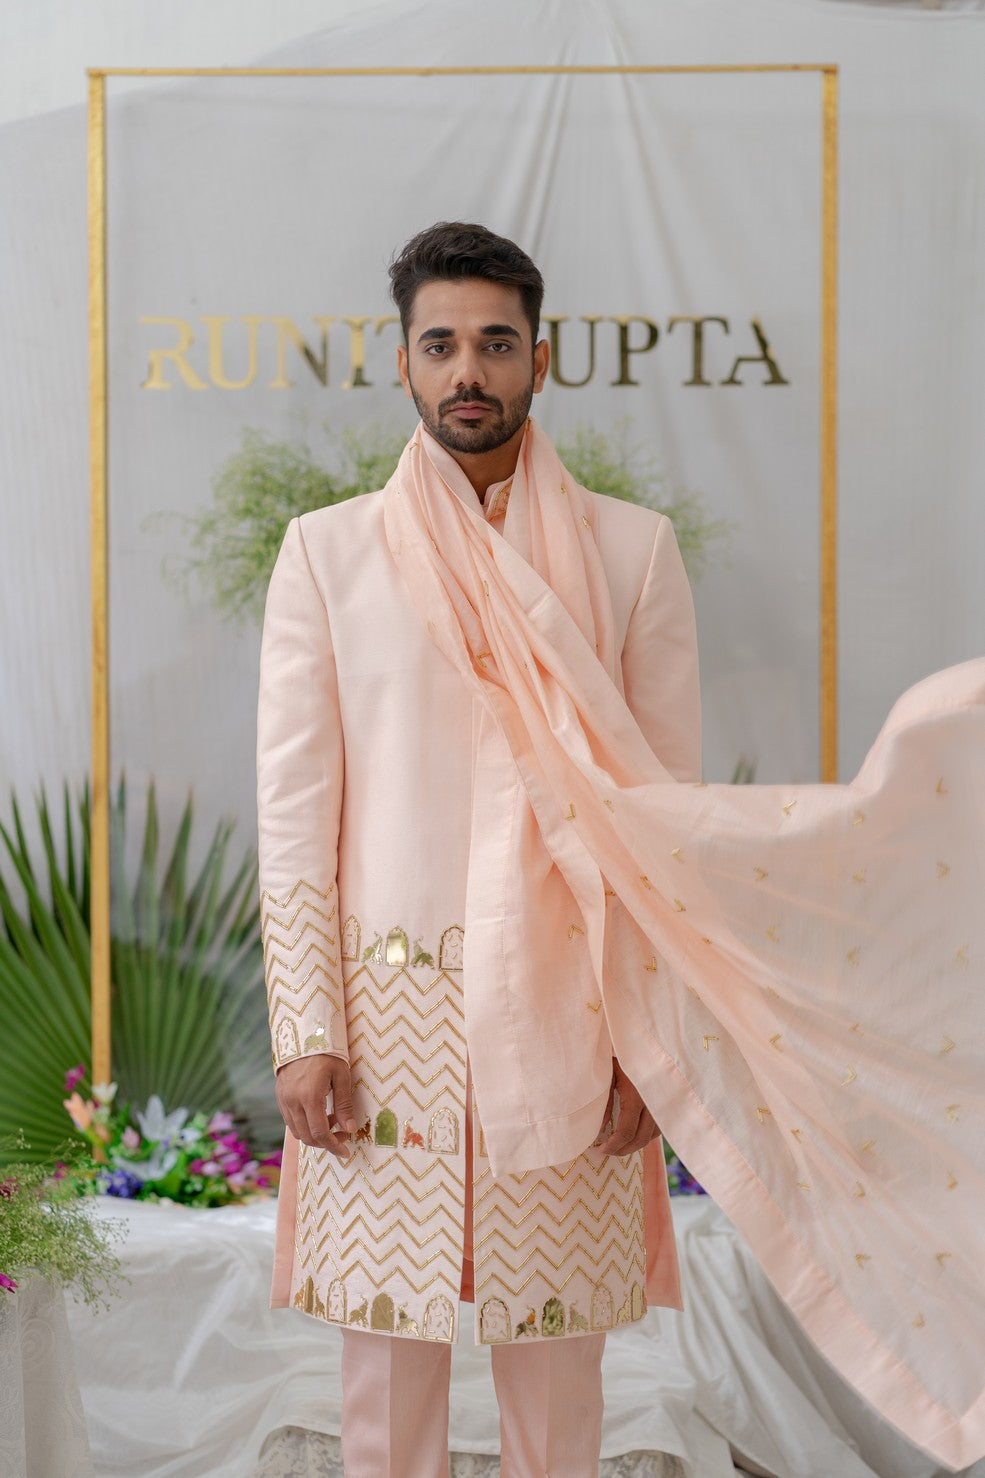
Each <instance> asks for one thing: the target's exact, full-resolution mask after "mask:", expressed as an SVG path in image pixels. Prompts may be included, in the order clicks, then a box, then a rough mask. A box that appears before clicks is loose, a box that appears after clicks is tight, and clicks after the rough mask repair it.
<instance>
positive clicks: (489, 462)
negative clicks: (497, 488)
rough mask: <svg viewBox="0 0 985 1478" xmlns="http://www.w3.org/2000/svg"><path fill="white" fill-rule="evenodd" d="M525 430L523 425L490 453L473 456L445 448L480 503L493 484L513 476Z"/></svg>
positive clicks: (484, 499) (483, 500)
mask: <svg viewBox="0 0 985 1478" xmlns="http://www.w3.org/2000/svg"><path fill="white" fill-rule="evenodd" d="M525 430H526V426H525V425H524V426H522V427H521V428H520V430H519V431H518V432H516V434H515V435H514V436H511V437H510V439H509V441H505V442H504V443H503V445H502V446H498V447H494V448H493V450H492V451H491V452H478V453H476V454H475V455H474V456H473V455H472V454H470V453H468V452H456V451H455V450H453V448H452V447H446V448H445V450H446V451H447V452H448V453H449V454H450V455H451V456H452V457H454V458H455V461H456V462H457V463H458V465H459V467H461V469H462V471H463V472H464V473H465V476H466V477H467V478H468V480H469V482H470V483H471V484H472V486H473V488H474V489H475V491H476V493H477V495H478V498H479V502H480V503H484V502H485V501H486V493H487V492H488V490H489V489H490V488H491V487H492V486H493V485H494V484H495V483H497V482H505V481H506V479H507V478H508V477H512V476H513V473H514V472H515V471H516V464H517V458H518V457H519V455H520V447H521V445H522V443H523V434H524V432H525Z"/></svg>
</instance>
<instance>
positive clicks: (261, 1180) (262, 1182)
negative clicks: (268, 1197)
mask: <svg viewBox="0 0 985 1478" xmlns="http://www.w3.org/2000/svg"><path fill="white" fill-rule="evenodd" d="M256 1183H257V1186H258V1188H260V1189H265V1188H266V1187H267V1186H268V1185H269V1184H270V1181H269V1180H268V1179H267V1177H266V1176H265V1175H258V1176H257V1180H256Z"/></svg>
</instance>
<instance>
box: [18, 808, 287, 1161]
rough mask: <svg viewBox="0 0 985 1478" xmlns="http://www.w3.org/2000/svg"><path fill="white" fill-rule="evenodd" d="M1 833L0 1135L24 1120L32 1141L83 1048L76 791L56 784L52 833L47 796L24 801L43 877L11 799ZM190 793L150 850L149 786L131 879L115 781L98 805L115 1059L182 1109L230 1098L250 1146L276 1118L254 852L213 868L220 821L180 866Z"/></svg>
mask: <svg viewBox="0 0 985 1478" xmlns="http://www.w3.org/2000/svg"><path fill="white" fill-rule="evenodd" d="M12 812H13V825H12V829H8V828H6V827H3V826H0V837H2V840H3V844H4V846H5V848H6V852H7V855H8V858H9V860H10V863H11V864H12V866H13V870H14V873H15V874H16V877H17V879H18V880H19V883H20V887H21V890H22V892H23V895H24V902H23V904H22V905H18V901H17V900H15V897H14V894H13V892H12V890H11V887H10V886H8V883H7V882H6V881H5V880H4V878H3V877H2V876H0V918H2V928H0V1020H2V1021H3V1031H2V1033H0V1136H4V1135H7V1136H9V1135H11V1134H13V1133H14V1132H15V1131H16V1130H17V1129H18V1128H19V1127H20V1126H21V1125H29V1126H30V1132H31V1140H32V1153H33V1154H34V1155H36V1156H37V1157H38V1158H40V1159H45V1158H50V1157H51V1155H52V1154H53V1153H54V1151H55V1149H56V1147H57V1146H58V1145H59V1144H60V1143H61V1142H62V1141H63V1140H64V1138H65V1111H64V1108H63V1107H62V1104H63V1100H64V1098H65V1088H64V1075H65V1072H66V1069H67V1068H69V1067H71V1066H72V1065H73V1064H75V1063H78V1062H83V1063H84V1062H87V1061H88V1060H89V1050H90V1034H91V1002H90V964H89V951H90V932H89V870H90V848H89V835H90V826H89V818H90V803H89V793H88V787H87V788H86V789H85V790H84V791H83V793H82V794H81V796H79V797H77V798H76V799H75V802H74V804H73V801H72V798H71V797H70V794H69V791H68V788H67V787H66V789H65V793H64V799H63V806H62V827H61V830H62V835H61V838H60V842H59V844H56V840H55V836H54V829H53V818H52V813H51V809H50V807H49V804H48V800H47V797H46V796H45V795H44V793H43V792H42V794H41V796H40V798H39V800H38V808H37V813H38V823H39V829H40V833H41V840H42V851H43V873H44V874H45V878H44V881H42V879H41V877H39V875H38V873H37V871H36V869H35V866H34V863H33V861H32V858H31V852H30V847H29V844H28V841H27V837H26V834H25V830H24V826H23V824H22V818H21V814H20V810H19V807H18V804H17V801H16V798H13V800H12ZM192 826H193V808H192V801H191V799H190V798H189V800H188V802H187V804H186V806H185V809H184V812H183V814H182V817H181V821H180V824H179V827H178V831H177V835H176V837H175V840H174V843H173V845H172V847H171V849H170V851H169V854H168V856H167V857H166V858H165V859H164V861H163V864H162V863H161V862H160V861H159V852H160V847H159V835H158V816H157V802H156V797H155V793H154V789H153V786H152V787H151V789H150V791H149V793H148V797H147V807H146V813H145V817H144V822H143V838H142V845H141V851H140V861H139V865H138V867H137V871H136V878H135V879H133V880H132V881H128V879H127V877H126V870H125V857H126V835H127V794H126V786H125V784H123V783H121V784H120V786H119V789H118V791H117V794H116V796H115V798H113V801H112V804H111V812H110V828H111V876H112V885H111V898H112V907H113V917H112V930H111V932H112V940H111V974H112V990H113V994H112V1037H113V1071H114V1075H115V1077H116V1079H117V1081H118V1083H119V1087H120V1093H121V1097H122V1098H125V1099H127V1100H129V1101H131V1102H133V1103H135V1104H137V1105H141V1104H144V1103H146V1102H147V1100H148V1098H149V1097H150V1095H151V1094H152V1093H157V1094H160V1095H161V1097H162V1098H164V1100H165V1101H166V1102H167V1103H169V1104H172V1105H176V1106H177V1105H179V1104H180V1105H181V1106H182V1107H185V1108H187V1109H189V1111H191V1112H197V1111H202V1112H206V1113H211V1112H212V1111H214V1110H216V1109H229V1110H231V1111H232V1112H233V1113H235V1114H236V1115H237V1116H238V1118H239V1119H240V1120H242V1121H244V1122H246V1123H248V1125H249V1132H250V1134H251V1136H252V1137H253V1139H254V1140H255V1141H256V1142H257V1143H258V1145H260V1146H261V1147H264V1148H265V1147H267V1146H268V1145H273V1144H274V1143H275V1142H276V1140H277V1139H278V1137H279V1134H280V1125H279V1118H278V1115H277V1111H276V1107H275V1104H274V1100H273V1087H272V1078H271V1072H270V1057H269V1039H268V1036H267V1027H266V1015H265V997H264V991H263V963H262V955H261V947H260V927H259V905H258V901H257V886H256V862H255V860H254V859H253V857H252V856H248V857H247V858H245V859H244V860H243V862H242V863H240V865H239V866H238V867H237V868H236V869H235V871H234V872H233V874H232V877H231V878H227V876H226V873H227V870H228V869H227V865H226V864H227V854H228V850H229V843H230V839H231V835H232V830H233V828H232V825H231V824H229V823H226V822H221V823H220V824H219V825H218V826H217V827H216V829H215V831H214V833H213V835H212V838H211V841H210V844H209V847H208V849H207V852H206V855H205V859H204V861H203V862H202V863H201V865H200V866H199V867H198V869H197V870H195V871H194V872H193V870H192V865H191V854H192V845H191V844H192Z"/></svg>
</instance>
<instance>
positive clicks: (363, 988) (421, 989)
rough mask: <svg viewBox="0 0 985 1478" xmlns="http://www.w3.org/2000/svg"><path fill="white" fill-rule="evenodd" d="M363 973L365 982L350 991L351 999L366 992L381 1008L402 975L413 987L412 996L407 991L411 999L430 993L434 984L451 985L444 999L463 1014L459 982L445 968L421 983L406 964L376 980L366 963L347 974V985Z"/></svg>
mask: <svg viewBox="0 0 985 1478" xmlns="http://www.w3.org/2000/svg"><path fill="white" fill-rule="evenodd" d="M363 975H365V976H366V982H364V983H363V984H362V985H360V986H359V988H358V990H355V991H353V992H352V995H351V999H352V1000H353V1001H358V1000H359V999H360V997H361V996H362V995H363V994H366V995H369V996H370V997H371V998H372V999H373V1001H374V1002H375V1003H377V1004H378V1005H379V1009H380V1010H383V1009H384V1007H385V1005H386V1003H388V1002H390V1001H392V1000H393V999H394V992H393V985H394V982H395V981H397V980H399V979H400V977H401V976H402V975H403V976H404V977H405V979H406V981H407V983H408V985H410V986H411V987H412V989H413V996H410V992H407V995H408V997H410V998H411V999H413V997H415V996H427V995H430V994H431V992H432V991H433V990H434V988H435V986H438V985H441V984H442V983H444V984H445V985H446V986H450V987H451V989H450V990H448V991H447V993H446V999H447V1001H448V1003H449V1005H452V1006H454V1007H455V1009H456V1010H457V1011H458V1012H459V1014H460V1015H462V1016H464V1014H465V1007H464V1004H462V999H463V998H462V987H461V983H460V982H459V981H457V980H455V979H454V978H453V977H452V976H451V975H449V974H448V972H447V970H439V971H438V973H437V975H435V977H434V979H433V980H431V981H429V982H428V983H427V984H426V985H424V984H422V983H421V981H419V980H417V979H416V978H415V976H413V975H412V974H411V972H410V971H409V970H408V969H407V968H406V966H403V965H402V966H400V967H399V968H398V969H396V970H395V971H394V972H393V974H392V975H390V976H388V977H387V979H386V980H377V978H376V976H375V975H374V974H373V972H372V971H371V970H370V969H369V967H368V966H367V965H360V967H359V969H358V970H354V971H353V972H352V974H351V975H349V976H347V978H346V985H347V987H348V986H351V985H353V984H354V982H355V981H357V980H358V979H359V978H360V976H363ZM374 990H375V991H377V992H379V994H378V996H374V995H373V991H374ZM397 994H398V998H401V997H399V993H397ZM401 999H402V998H401Z"/></svg>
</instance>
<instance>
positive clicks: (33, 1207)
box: [0, 1136, 122, 1306]
mask: <svg viewBox="0 0 985 1478" xmlns="http://www.w3.org/2000/svg"><path fill="white" fill-rule="evenodd" d="M8 1147H9V1148H11V1149H12V1150H13V1152H14V1153H18V1152H20V1153H21V1154H23V1153H24V1152H25V1151H27V1150H29V1149H30V1146H29V1145H28V1144H27V1143H26V1142H25V1141H24V1139H23V1136H21V1137H19V1138H17V1139H15V1140H12V1141H11V1142H10V1145H9V1146H8ZM121 1235H122V1229H121V1228H118V1227H111V1226H105V1225H103V1224H101V1223H99V1222H95V1221H94V1220H93V1218H92V1216H91V1215H90V1209H89V1207H88V1206H86V1205H85V1203H84V1202H81V1201H80V1200H79V1198H78V1195H77V1193H76V1191H75V1189H74V1187H73V1186H72V1184H71V1180H70V1176H69V1173H68V1167H66V1166H65V1165H64V1164H63V1165H61V1166H59V1167H58V1168H57V1169H56V1171H55V1174H54V1175H52V1173H51V1170H50V1167H48V1166H45V1165H40V1164H36V1163H21V1162H20V1161H17V1162H13V1161H8V1163H6V1164H5V1166H4V1170H3V1179H0V1289H2V1290H4V1291H5V1292H7V1293H14V1292H16V1290H17V1288H18V1286H19V1285H21V1284H23V1283H25V1282H27V1281H28V1279H30V1278H34V1277H44V1278H47V1279H48V1281H49V1282H50V1283H53V1284H54V1285H55V1286H56V1287H59V1288H72V1289H73V1291H74V1292H75V1293H76V1294H77V1295H78V1296H80V1297H81V1298H82V1299H83V1300H84V1302H85V1303H87V1304H89V1305H91V1306H95V1305H100V1306H105V1305H106V1304H107V1299H108V1295H109V1294H111V1293H113V1292H114V1291H115V1289H116V1285H117V1284H118V1282H119V1280H120V1278H121V1276H122V1275H121V1271H120V1260H119V1258H118V1257H117V1256H116V1253H115V1252H114V1251H113V1249H112V1245H111V1244H112V1243H113V1241H114V1240H116V1239H117V1238H118V1237H119V1236H121Z"/></svg>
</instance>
